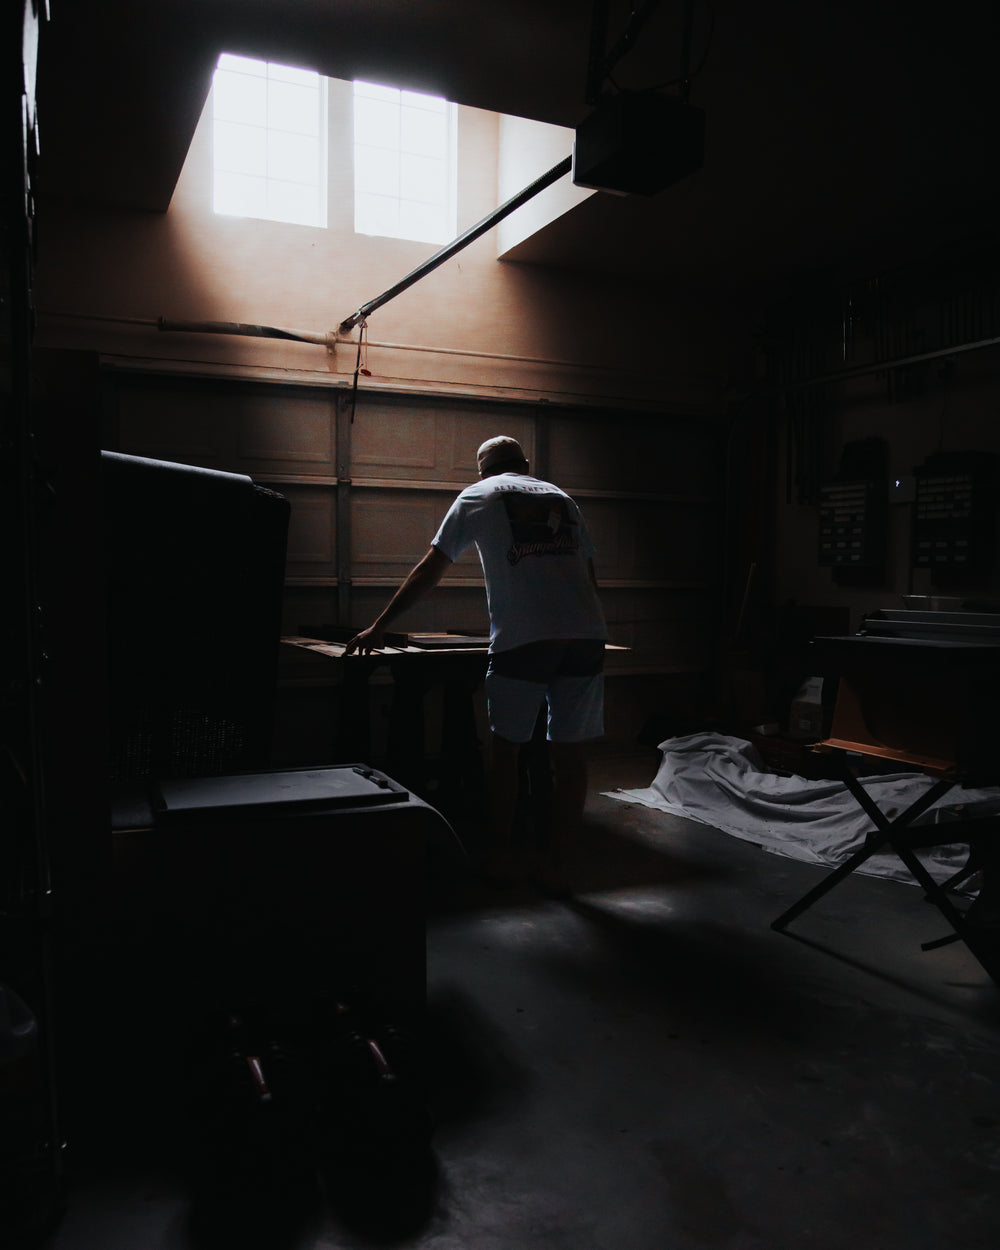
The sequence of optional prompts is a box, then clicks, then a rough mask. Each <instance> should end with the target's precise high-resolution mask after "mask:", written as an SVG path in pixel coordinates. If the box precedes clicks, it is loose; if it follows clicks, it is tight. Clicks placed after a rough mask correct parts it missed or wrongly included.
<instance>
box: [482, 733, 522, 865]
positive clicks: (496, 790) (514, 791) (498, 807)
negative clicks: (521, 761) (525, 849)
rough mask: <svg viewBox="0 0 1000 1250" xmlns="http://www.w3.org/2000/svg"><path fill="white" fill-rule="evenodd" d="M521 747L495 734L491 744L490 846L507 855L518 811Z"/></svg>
mask: <svg viewBox="0 0 1000 1250" xmlns="http://www.w3.org/2000/svg"><path fill="white" fill-rule="evenodd" d="M520 751H521V748H520V746H519V744H518V743H516V742H509V741H508V740H507V739H506V738H501V736H500V735H499V734H498V733H494V734H492V740H491V743H490V768H489V790H490V841H491V849H492V850H493V851H496V852H498V853H499V854H500V855H506V854H508V853H509V852H510V849H511V842H512V837H511V832H512V829H513V825H514V815H515V812H516V811H517V796H518V768H517V763H518V756H519V754H520Z"/></svg>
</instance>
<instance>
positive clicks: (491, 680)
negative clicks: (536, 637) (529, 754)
mask: <svg viewBox="0 0 1000 1250" xmlns="http://www.w3.org/2000/svg"><path fill="white" fill-rule="evenodd" d="M603 670H604V643H603V642H598V641H594V640H592V639H571V640H559V641H553V642H549V641H545V642H531V643H528V644H527V645H526V646H523V647H515V648H513V649H512V650H510V651H499V652H496V653H495V654H494V655H491V656H490V665H489V669H488V670H487V673H486V705H487V709H488V712H489V719H490V729H492V730H493V732H494V733H495V734H497V735H498V736H499V737H501V738H504V739H506V741H507V742H528V741H530V739H531V737H532V734H533V733H534V730H535V724H536V722H537V720H538V713H539V711H540V709H541V706H542V702H543V701H545V702H546V703H547V705H548V725H547V732H546V737H547V738H548V739H549V741H550V742H587V741H589V740H590V739H592V738H600V737H601V736H602V735H603V733H604V671H603Z"/></svg>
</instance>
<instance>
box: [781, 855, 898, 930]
mask: <svg viewBox="0 0 1000 1250" xmlns="http://www.w3.org/2000/svg"><path fill="white" fill-rule="evenodd" d="M888 841H889V839H888V838H887V837H884V836H883V837H878V838H876V837H874V835H873V834H869V835H868V837H867V838H866V839H865V845H864V846H863V847H861V849H860V850H857V851H855V852H854V854H853V855H852V856H851V857H850V859H845V860H844V862H843V863H842V864H840V865H839V866H838V867H836V868H835V869H834V870H833V872H831V873H828V874H827V875H826V876H825V877H824V878H823V880H822V881H821V882H820V883H819V884H818V885H814V886H813V888H812V889H811V890H810V891H809V892H808V893H807V894H803V895H802V897H801V898H800V899H799V901H798V902H797V903H793V904H792V905H791V907H789V909H788V910H787V911H785V912H782V914H781V915H780V916H779V917H778V919H777V920H775V921H774V922H773V923H772V925H771V928H772V929H774V930H775V931H776V932H777V933H780V932H781V931H782V930H783V929H785V928H786V927H787V926H788V925H790V924H791V922H792V921H793V920H794V919H795V918H796V916H801V915H802V913H803V912H804V911H808V909H809V908H810V907H812V905H813V903H815V902H817V901H818V900H819V899H821V898H822V897H823V895H824V894H829V892H830V891H831V890H832V889H833V887H834V886H835V885H839V884H840V882H841V881H843V880H844V878H845V877H849V876H850V875H851V873H852V872H854V870H855V869H856V868H860V867H861V865H862V864H863V863H864V862H865V860H866V859H869V858H870V857H871V856H872V855H874V854H875V853H876V852H877V851H880V850H881V849H882V847H884V846H886V845H887V844H888Z"/></svg>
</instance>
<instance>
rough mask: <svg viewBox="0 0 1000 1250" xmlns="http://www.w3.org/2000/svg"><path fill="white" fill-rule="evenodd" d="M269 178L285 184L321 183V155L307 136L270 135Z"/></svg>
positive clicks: (314, 184)
mask: <svg viewBox="0 0 1000 1250" xmlns="http://www.w3.org/2000/svg"><path fill="white" fill-rule="evenodd" d="M267 176H268V177H269V178H278V179H281V180H282V181H285V182H303V183H308V184H309V185H310V186H313V187H315V186H316V185H317V184H318V183H319V153H318V152H317V151H316V144H315V142H314V141H313V140H312V139H310V138H309V137H308V136H307V135H286V134H273V133H272V134H269V135H268V139H267Z"/></svg>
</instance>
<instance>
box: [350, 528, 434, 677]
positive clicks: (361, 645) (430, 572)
mask: <svg viewBox="0 0 1000 1250" xmlns="http://www.w3.org/2000/svg"><path fill="white" fill-rule="evenodd" d="M450 565H451V560H449V558H448V557H447V556H446V555H445V554H444V552H443V551H439V550H438V549H437V547H430V548H429V549H428V551H427V554H426V555H425V556H424V558H423V559H422V560H421V561H420V562H419V563H418V564H415V565H414V566H413V568H412V569H411V570H410V572H409V573H408V574H407V577H406V580H405V581H404V582H403V584H402V585H401V586H400V587H399V589H398V590H397V591H396V593H395V594H394V595H393V596H392V598H391V599H390V600H389V602H388V603H387V604H386V605H385V607H384V608H383V609H382V611H381V612H380V613H379V615H378V616H377V617H376V618H375V620H374V621H372V623H371V625H369V626H368V628H367V629H363V630H362V631H361V633H360V634H356V635H355V636H354V637H353V638H352V639H351V641H350V642H349V643H348V644H347V646H346V648H345V649H344V654H345V655H351V654H352V653H353V652H355V651H358V652H360V654H361V655H368V654H369V652H371V651H376V650H378V649H379V648H380V647H381V646H382V645H383V642H384V635H385V631H386V629H387V628H388V627H389V625H390V624H391V623H392V622H393V621H394V620H395V619H396V617H397V616H402V615H403V613H404V612H405V611H406V610H407V608H412V607H413V605H414V604H415V603H416V602H417V600H418V599H422V598H423V597H424V595H426V594H427V592H428V591H430V590H433V589H434V587H435V586H436V585H437V584H438V582H439V581H440V580H441V578H442V577H443V576H444V575H445V572H446V571H447V569H448V568H449V567H450Z"/></svg>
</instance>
